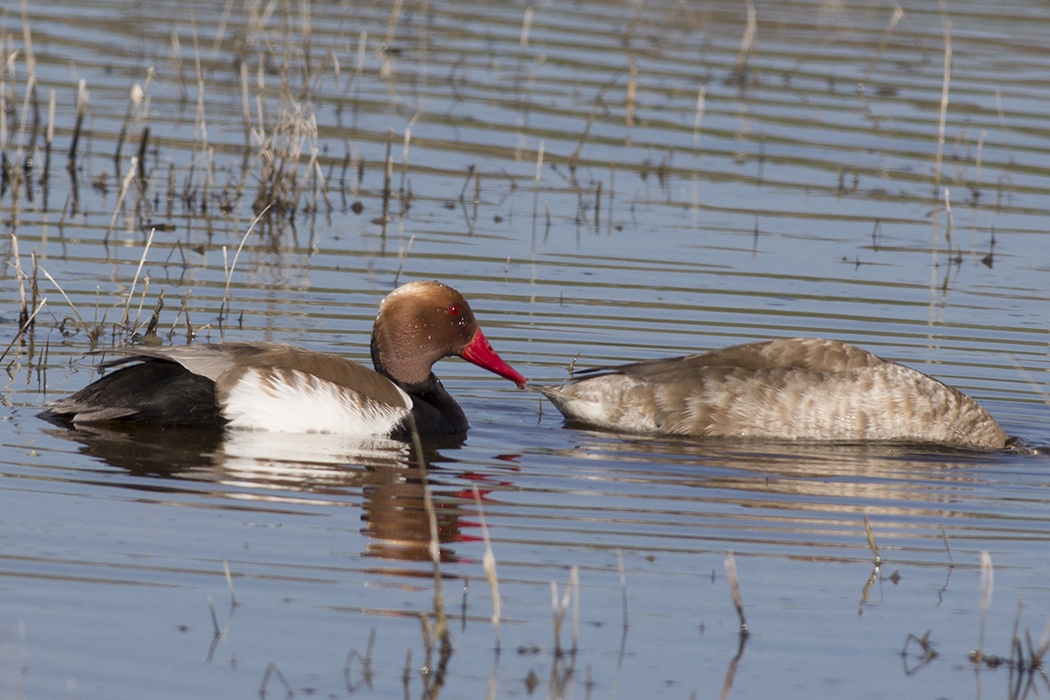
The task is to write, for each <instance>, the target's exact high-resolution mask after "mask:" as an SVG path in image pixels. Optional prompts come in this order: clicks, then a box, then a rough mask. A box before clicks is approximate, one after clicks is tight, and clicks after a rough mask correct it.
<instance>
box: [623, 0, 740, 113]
mask: <svg viewBox="0 0 1050 700" xmlns="http://www.w3.org/2000/svg"><path fill="white" fill-rule="evenodd" d="M749 1H750V0H749ZM628 70H629V72H630V75H629V77H628V78H627V96H626V97H625V98H624V103H625V105H624V108H625V109H624V122H625V123H626V124H627V128H628V129H630V128H631V127H632V126H634V109H635V105H636V102H637V98H638V63H637V61H636V60H635V56H634V53H633V52H632V53H631V55H630V58H628Z"/></svg>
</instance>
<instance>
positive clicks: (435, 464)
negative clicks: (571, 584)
mask: <svg viewBox="0 0 1050 700" xmlns="http://www.w3.org/2000/svg"><path fill="white" fill-rule="evenodd" d="M46 432H48V433H49V434H50V435H53V436H55V437H59V438H63V439H67V440H71V441H73V442H76V443H79V445H80V448H79V451H80V452H81V453H82V454H85V455H88V456H90V457H93V458H96V459H101V460H102V461H104V462H105V463H107V464H109V465H111V466H114V467H117V468H119V469H123V470H125V471H127V472H128V473H129V474H131V475H132V476H137V477H162V478H172V479H188V480H192V481H197V482H201V483H213V484H219V485H222V487H223V491H222V495H223V496H225V497H228V498H233V499H244V500H254V501H272V502H275V503H284V504H288V503H312V504H324V503H331V502H332V498H333V497H343V498H346V497H348V496H349V497H350V498H352V497H353V496H354V495H355V494H356V493H360V496H361V506H362V515H361V519H362V520H363V521H364V523H365V525H364V527H363V528H362V532H363V533H364V534H365V535H366V536H367V542H368V544H367V547H366V550H365V552H364V555H365V556H372V557H379V558H384V559H400V560H429V558H430V556H429V553H428V550H427V545H428V543H429V540H430V527H429V524H428V520H427V515H426V510H425V508H424V504H423V493H424V488H423V481H422V478H421V476H420V473H419V469H418V468H417V462H416V459H415V454H414V451H413V450H412V449H411V447H410V446H409V445H408V444H406V443H404V442H400V441H397V440H388V439H385V438H352V437H347V436H342V435H332V434H321V433H310V434H283V433H272V432H263V431H243V430H222V429H203V428H184V427H180V428H161V427H157V426H148V425H134V424H127V425H124V424H111V425H106V426H99V425H94V426H81V425H78V426H76V427H64V426H62V427H58V428H51V429H48V430H47V431H46ZM464 439H465V438H464V436H452V437H445V438H440V439H436V440H430V441H426V442H424V444H423V458H424V460H425V462H426V464H427V468H428V475H429V482H430V487H431V492H432V494H433V495H435V496H441V495H459V492H460V490H461V489H460V488H455V487H453V486H451V485H450V481H451V477H454V476H458V475H457V474H453V473H452V472H450V471H448V470H446V469H445V468H443V467H442V463H446V462H447V463H451V462H453V461H454V460H451V459H450V458H448V457H445V456H444V455H443V454H442V450H454V449H456V448H458V447H459V446H460V445H461V444H462V443H463V440H464ZM126 485H127V486H129V487H132V488H144V489H152V488H155V487H154V486H142V485H139V486H136V485H135V484H126ZM455 500H458V499H452V501H455ZM452 501H450V500H449V499H446V498H440V497H439V498H436V499H435V509H436V515H437V525H438V539H439V542H440V544H441V548H440V552H441V558H442V560H443V561H455V560H456V554H455V552H454V551H453V550H452V549H451V547H450V546H449V545H451V544H452V543H453V542H456V541H457V540H459V539H460V537H461V536H460V524H459V520H460V512H459V506H458V505H457V504H456V503H455V502H452Z"/></svg>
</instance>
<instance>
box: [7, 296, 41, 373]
mask: <svg viewBox="0 0 1050 700" xmlns="http://www.w3.org/2000/svg"><path fill="white" fill-rule="evenodd" d="M45 304H47V297H43V298H42V299H41V300H40V303H39V304H37V306H36V308H35V309H34V310H33V313H31V314H29V316H28V317H27V318H26V320H25V323H23V324H21V325H20V326H19V327H18V331H17V332H16V333H15V336H14V337H13V338H11V342H10V343H8V344H7V347H6V348H4V351H3V352H2V353H0V362H3V361H4V358H5V357H7V353H9V352H11V348H13V347H14V346H15V343H17V342H18V339H19V338H21V337H22V335H23V334H24V333H25V332H26V330H27V329H28V328H29V327H30V325H31V324H32V323H33V319H35V318H36V315H37V314H38V313H40V309H42V308H44V305H45Z"/></svg>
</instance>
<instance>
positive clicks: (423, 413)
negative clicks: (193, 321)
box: [43, 282, 525, 437]
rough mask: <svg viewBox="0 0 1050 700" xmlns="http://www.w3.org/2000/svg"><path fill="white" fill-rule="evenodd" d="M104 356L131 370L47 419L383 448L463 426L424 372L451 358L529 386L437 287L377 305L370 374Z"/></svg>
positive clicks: (302, 363) (242, 360)
mask: <svg viewBox="0 0 1050 700" xmlns="http://www.w3.org/2000/svg"><path fill="white" fill-rule="evenodd" d="M106 352H118V353H121V354H123V355H126V356H127V357H125V358H122V359H119V360H116V361H112V362H109V363H106V366H112V365H122V364H124V365H127V366H124V367H122V368H120V369H118V370H116V371H115V372H112V373H110V374H108V375H106V376H105V377H102V378H101V379H99V380H98V381H96V382H94V383H93V384H90V385H88V386H87V387H85V388H84V389H81V390H80V391H78V392H77V393H75V394H73V395H72V396H69V397H67V398H64V399H60V400H58V401H54V402H52V403H50V404H48V409H49V410H48V411H47V412H45V414H43V415H44V417H46V418H48V419H51V420H60V421H67V422H68V421H71V422H73V423H74V424H76V423H92V422H100V421H114V420H116V421H139V422H150V423H158V424H166V425H197V426H202V425H214V426H223V425H230V426H232V427H238V428H253V429H260V430H274V431H284V432H332V433H344V434H350V435H375V436H388V437H404V436H406V435H408V434H409V431H410V429H411V428H410V423H411V422H413V421H414V423H415V425H416V427H417V429H418V430H419V432H420V434H421V435H450V434H456V433H462V432H464V431H466V429H467V428H468V423H467V419H466V416H465V415H464V414H463V410H462V409H461V408H460V407H459V404H457V403H456V401H455V399H453V398H452V397H451V396H450V395H449V394H448V392H447V391H445V388H444V387H443V386H442V385H441V382H440V380H438V378H437V377H435V376H434V373H433V372H432V371H431V367H432V366H433V365H434V363H435V362H437V361H438V360H440V359H441V358H443V357H448V356H450V355H458V356H459V357H462V358H463V359H465V360H467V361H469V362H473V363H474V364H476V365H478V366H479V367H483V368H485V369H487V370H489V371H490V372H494V373H496V374H498V375H499V376H501V377H505V378H507V379H509V380H511V381H512V382H514V383H515V384H517V385H518V387H523V386H525V378H524V377H523V376H521V375H520V374H519V373H518V372H517V371H515V370H514V369H513V368H512V367H511V366H510V365H508V364H507V363H506V362H504V361H503V359H502V358H500V356H499V355H497V354H496V352H495V350H493V349H492V346H491V345H489V342H488V340H486V339H485V336H484V334H483V333H482V332H481V329H480V328H479V327H478V324H477V321H475V319H474V314H473V312H472V311H471V310H470V306H469V305H468V304H467V302H466V300H465V299H464V298H463V297H462V295H460V293H459V292H457V291H456V290H454V289H452V288H451V287H448V286H446V285H444V284H441V283H440V282H412V283H410V284H406V285H404V286H402V287H399V288H398V289H395V290H394V291H393V292H391V293H390V294H389V295H388V296H387V297H386V299H384V300H383V302H382V303H381V304H380V306H379V314H378V316H377V317H376V320H375V325H374V326H373V328H372V363H373V365H374V366H375V371H373V370H370V369H368V368H366V367H363V366H362V365H359V364H357V363H356V362H351V361H350V360H345V359H343V358H341V357H336V356H334V355H325V354H323V353H319V352H313V351H310V350H304V349H302V348H297V347H292V346H290V345H277V344H274V343H219V344H209V345H187V346H184V347H163V348H149V347H124V348H118V349H116V350H112V351H106ZM130 362H136V364H127V363H130Z"/></svg>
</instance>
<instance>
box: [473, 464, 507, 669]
mask: <svg viewBox="0 0 1050 700" xmlns="http://www.w3.org/2000/svg"><path fill="white" fill-rule="evenodd" d="M471 488H472V489H473V491H474V503H475V504H477V506H478V522H479V523H480V524H481V537H482V539H483V540H484V542H485V555H484V556H483V557H482V559H481V566H482V569H484V571H485V580H486V581H488V584H489V589H490V590H491V591H492V627H493V629H494V630H495V632H496V653H497V654H499V650H500V639H499V623H500V612H501V605H502V603H501V599H500V595H499V577H498V576H497V575H496V556H495V555H494V554H493V553H492V540H491V539H489V526H488V524H487V523H486V522H485V511H484V510H483V509H482V507H481V494H480V493H478V487H477V484H472V485H471Z"/></svg>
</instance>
